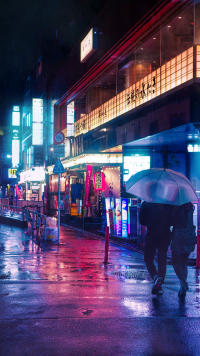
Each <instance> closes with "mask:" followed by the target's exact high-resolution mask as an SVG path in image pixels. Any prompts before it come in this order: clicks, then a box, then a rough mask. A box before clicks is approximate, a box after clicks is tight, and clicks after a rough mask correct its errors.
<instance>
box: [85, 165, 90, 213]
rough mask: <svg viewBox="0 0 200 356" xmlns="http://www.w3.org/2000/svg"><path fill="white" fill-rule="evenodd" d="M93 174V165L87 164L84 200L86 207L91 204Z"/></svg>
mask: <svg viewBox="0 0 200 356" xmlns="http://www.w3.org/2000/svg"><path fill="white" fill-rule="evenodd" d="M91 175H92V166H89V165H87V168H86V181H85V200H84V205H85V207H86V208H87V207H88V206H89V196H90V184H91Z"/></svg>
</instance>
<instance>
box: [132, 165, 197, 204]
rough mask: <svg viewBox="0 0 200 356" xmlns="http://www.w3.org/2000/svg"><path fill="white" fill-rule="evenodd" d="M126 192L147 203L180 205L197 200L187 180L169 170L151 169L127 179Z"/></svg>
mask: <svg viewBox="0 0 200 356" xmlns="http://www.w3.org/2000/svg"><path fill="white" fill-rule="evenodd" d="M126 191H127V192H128V193H131V194H133V195H136V196H138V197H140V198H141V199H144V200H145V201H147V202H149V203H162V204H171V205H182V204H185V203H188V202H191V201H195V200H198V197H197V194H196V191H195V189H194V187H193V185H192V183H191V182H190V181H189V179H188V178H187V177H186V176H184V175H183V174H181V173H178V172H175V171H173V170H171V169H164V168H151V169H145V170H143V171H140V172H138V173H136V174H134V175H133V176H131V177H130V178H129V180H128V181H127V183H126Z"/></svg>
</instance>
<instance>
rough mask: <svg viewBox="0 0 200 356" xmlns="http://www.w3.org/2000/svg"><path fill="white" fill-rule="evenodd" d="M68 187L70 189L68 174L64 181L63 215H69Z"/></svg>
mask: <svg viewBox="0 0 200 356" xmlns="http://www.w3.org/2000/svg"><path fill="white" fill-rule="evenodd" d="M69 187H70V174H68V175H67V176H66V179H65V197H64V202H65V203H64V207H65V214H70V204H69Z"/></svg>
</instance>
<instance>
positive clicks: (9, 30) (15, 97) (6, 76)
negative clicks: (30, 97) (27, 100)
mask: <svg viewBox="0 0 200 356" xmlns="http://www.w3.org/2000/svg"><path fill="white" fill-rule="evenodd" d="M106 2H107V0H101V1H95V0H56V1H55V0H28V1H27V0H6V1H1V11H0V36H1V40H0V44H1V51H0V98H1V99H0V124H1V125H6V122H7V120H8V111H9V109H10V106H12V105H14V104H17V103H18V102H19V103H20V98H21V88H22V82H23V81H24V80H25V79H26V78H27V77H28V75H29V73H30V71H31V70H33V68H34V66H35V64H36V62H37V60H38V59H39V57H40V55H41V49H42V46H43V43H44V42H45V41H46V40H48V41H56V42H57V43H58V44H59V46H60V47H61V48H62V50H63V52H64V53H65V54H67V53H68V52H69V50H70V49H71V48H72V46H73V44H75V43H76V42H77V41H78V40H79V38H80V36H81V35H82V33H83V32H84V31H85V30H86V29H87V27H88V26H89V25H90V23H91V22H92V20H93V18H94V17H95V15H97V14H98V12H99V11H100V10H101V8H102V7H103V6H104V5H105V3H106ZM56 37H57V38H56Z"/></svg>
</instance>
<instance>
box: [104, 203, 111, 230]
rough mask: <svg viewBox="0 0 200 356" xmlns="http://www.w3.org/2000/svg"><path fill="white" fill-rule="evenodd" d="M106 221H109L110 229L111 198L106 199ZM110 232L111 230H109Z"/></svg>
mask: <svg viewBox="0 0 200 356" xmlns="http://www.w3.org/2000/svg"><path fill="white" fill-rule="evenodd" d="M105 201H106V219H107V226H109V227H110V219H109V210H110V198H106V199H105ZM109 230H110V229H109Z"/></svg>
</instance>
